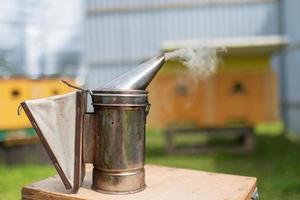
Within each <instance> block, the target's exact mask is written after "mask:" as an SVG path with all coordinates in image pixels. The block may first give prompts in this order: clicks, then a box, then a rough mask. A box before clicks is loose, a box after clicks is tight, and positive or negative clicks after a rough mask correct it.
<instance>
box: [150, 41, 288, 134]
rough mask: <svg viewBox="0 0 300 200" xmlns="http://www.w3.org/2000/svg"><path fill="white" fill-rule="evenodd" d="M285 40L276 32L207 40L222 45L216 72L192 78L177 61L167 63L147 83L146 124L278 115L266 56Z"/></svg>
mask: <svg viewBox="0 0 300 200" xmlns="http://www.w3.org/2000/svg"><path fill="white" fill-rule="evenodd" d="M193 44H194V45H199V44H197V43H195V42H193ZM285 44H286V41H285V40H284V39H283V38H280V37H263V38H245V39H238V40H235V39H233V40H227V41H226V40H225V42H224V41H223V40H218V41H214V42H213V45H215V46H222V47H226V49H227V51H226V52H225V53H222V54H221V55H220V62H219V66H218V72H217V73H216V74H215V75H213V76H212V77H210V78H208V79H205V80H198V81H196V82H195V80H194V79H193V77H192V75H191V73H189V72H188V71H187V69H186V68H185V67H183V66H182V64H180V63H178V62H167V63H166V64H165V66H164V67H163V68H162V71H161V72H160V73H159V74H158V75H157V77H156V78H155V79H154V80H153V82H152V83H151V85H150V88H149V99H150V102H151V104H152V107H151V111H150V113H149V120H148V126H149V127H151V128H165V127H167V126H170V125H174V124H177V125H178V124H193V125H195V126H198V127H225V126H228V125H235V124H244V125H249V126H255V125H256V124H259V123H265V122H276V121H278V120H280V119H279V102H278V86H277V85H278V82H277V75H276V74H275V72H273V70H272V68H271V56H272V53H273V52H274V51H276V50H278V49H279V48H281V47H282V46H283V45H285ZM177 46H178V47H182V46H184V43H182V42H181V43H180V44H179V45H177ZM199 46H200V45H199ZM175 47H176V45H173V46H172V45H171V48H173V49H174V48H175Z"/></svg>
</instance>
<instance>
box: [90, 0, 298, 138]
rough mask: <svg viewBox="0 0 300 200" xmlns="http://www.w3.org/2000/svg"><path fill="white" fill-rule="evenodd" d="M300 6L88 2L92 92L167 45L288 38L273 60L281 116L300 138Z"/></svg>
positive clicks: (259, 1)
mask: <svg viewBox="0 0 300 200" xmlns="http://www.w3.org/2000/svg"><path fill="white" fill-rule="evenodd" d="M299 7H300V1H297V0H212V1H207V0H191V1H183V0H173V1H170V0H153V1H146V0H138V1H137V0H127V1H121V0H114V1H110V0H88V1H86V21H85V39H86V40H85V43H86V61H87V64H88V65H89V67H90V69H89V71H90V73H89V76H88V81H89V82H88V84H89V87H91V88H93V87H99V86H101V85H103V84H104V83H106V82H107V81H109V80H111V79H112V78H114V77H115V76H117V75H118V74H120V73H122V72H124V71H127V70H128V69H130V68H131V67H133V66H135V65H136V64H137V63H139V62H140V61H142V60H144V59H146V58H149V57H150V56H153V55H156V54H157V53H158V52H159V51H161V45H162V43H163V42H165V41H168V40H173V41H176V40H188V39H205V38H224V37H242V36H266V35H286V36H287V37H288V38H289V41H290V44H291V45H290V47H289V48H287V49H286V50H285V51H284V52H282V53H281V54H280V55H278V56H277V57H276V58H274V66H275V67H274V68H275V70H277V71H278V72H279V73H280V78H281V83H280V86H281V103H282V116H283V118H284V120H285V121H286V123H287V126H288V127H289V129H290V130H292V131H297V132H300V126H299V123H298V122H297V120H298V119H299V118H300V105H299V104H300V103H299V102H300V93H299V92H297V91H298V90H299V88H300V80H299V78H298V76H299V75H300V68H299V64H300V56H299V54H300V49H299V41H300V24H299V20H298V19H299V18H300V13H299V12H298V8H299Z"/></svg>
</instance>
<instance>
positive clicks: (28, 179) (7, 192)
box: [0, 164, 55, 200]
mask: <svg viewBox="0 0 300 200" xmlns="http://www.w3.org/2000/svg"><path fill="white" fill-rule="evenodd" d="M54 174H55V169H54V168H53V167H52V166H50V165H35V164H25V165H15V166H7V165H4V164H0V199H1V200H15V199H20V198H21V197H20V196H21V188H22V186H24V185H27V184H29V183H32V182H34V181H38V180H42V179H44V178H46V177H48V176H52V175H54Z"/></svg>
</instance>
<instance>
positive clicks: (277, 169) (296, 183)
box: [146, 132, 300, 200]
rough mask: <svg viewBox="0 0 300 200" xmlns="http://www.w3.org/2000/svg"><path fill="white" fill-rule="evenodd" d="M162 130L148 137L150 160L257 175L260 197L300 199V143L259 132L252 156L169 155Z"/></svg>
mask: <svg viewBox="0 0 300 200" xmlns="http://www.w3.org/2000/svg"><path fill="white" fill-rule="evenodd" d="M161 135H162V134H160V133H159V132H151V133H149V134H148V138H147V157H146V159H147V162H148V163H154V164H160V165H166V166H174V167H182V168H189V169H196V170H205V171H210V172H221V173H230V174H237V175H244V176H255V177H257V178H258V188H259V194H260V199H267V200H268V199H272V200H276V199H285V200H294V199H295V200H297V199H300V145H299V144H297V143H293V142H290V141H289V140H287V139H286V138H285V137H284V136H283V135H281V134H270V133H268V134H261V133H260V134H257V135H256V142H257V148H256V151H255V152H254V153H252V154H250V155H239V154H234V153H222V152H220V153H215V154H209V155H203V154H193V155H168V154H166V153H165V152H164V148H163V146H164V140H163V137H162V136H161Z"/></svg>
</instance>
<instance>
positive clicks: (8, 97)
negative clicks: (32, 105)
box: [0, 78, 74, 130]
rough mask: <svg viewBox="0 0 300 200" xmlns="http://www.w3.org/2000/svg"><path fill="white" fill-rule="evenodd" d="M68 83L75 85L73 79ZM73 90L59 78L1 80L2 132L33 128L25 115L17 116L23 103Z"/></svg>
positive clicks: (0, 126) (0, 118)
mask: <svg viewBox="0 0 300 200" xmlns="http://www.w3.org/2000/svg"><path fill="white" fill-rule="evenodd" d="M68 82H69V83H71V84H72V83H73V84H74V80H73V79H68ZM72 90H73V89H72V88H69V87H67V86H66V85H64V84H63V83H62V82H61V81H60V79H59V78H42V79H28V78H9V79H0V94H1V95H0V97H1V100H0V130H16V129H23V128H29V127H31V125H30V123H29V120H28V119H27V117H26V116H25V115H21V116H18V115H17V109H18V107H19V105H20V103H21V102H22V101H24V100H27V99H35V98H42V97H48V96H52V95H59V94H65V93H67V92H70V91H72Z"/></svg>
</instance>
